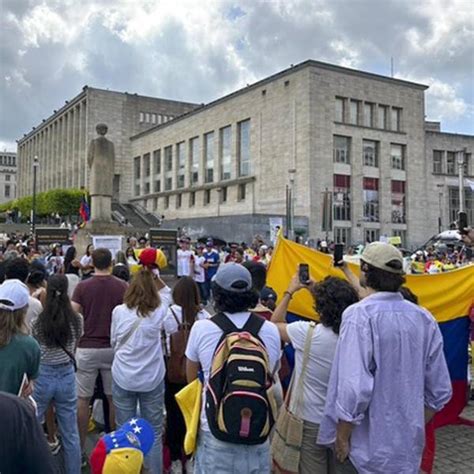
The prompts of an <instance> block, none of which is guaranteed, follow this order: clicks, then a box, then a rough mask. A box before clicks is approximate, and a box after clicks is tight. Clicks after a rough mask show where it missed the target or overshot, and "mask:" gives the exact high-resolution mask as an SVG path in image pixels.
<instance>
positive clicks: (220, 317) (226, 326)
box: [211, 313, 239, 337]
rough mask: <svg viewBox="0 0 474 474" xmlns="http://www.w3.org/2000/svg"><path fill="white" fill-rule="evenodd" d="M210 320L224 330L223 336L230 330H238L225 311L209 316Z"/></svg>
mask: <svg viewBox="0 0 474 474" xmlns="http://www.w3.org/2000/svg"><path fill="white" fill-rule="evenodd" d="M211 321H212V322H213V323H214V324H215V325H216V326H218V327H219V328H220V329H222V331H223V332H224V334H223V336H224V337H225V336H227V334H230V333H231V332H238V331H239V329H238V328H237V326H236V325H235V324H234V323H233V322H232V321H231V320H230V319H229V318H228V317H227V316H226V315H225V313H217V314H216V315H215V316H213V317H212V318H211Z"/></svg>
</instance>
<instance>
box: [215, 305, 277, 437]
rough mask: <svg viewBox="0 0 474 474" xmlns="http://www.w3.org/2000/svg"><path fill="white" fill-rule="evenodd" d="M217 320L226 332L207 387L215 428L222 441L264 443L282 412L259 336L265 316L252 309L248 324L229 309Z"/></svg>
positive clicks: (263, 346) (220, 341)
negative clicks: (235, 318) (278, 410)
mask: <svg viewBox="0 0 474 474" xmlns="http://www.w3.org/2000/svg"><path fill="white" fill-rule="evenodd" d="M211 321H212V322H213V323H215V324H216V325H217V326H219V328H220V329H222V331H223V335H222V337H221V338H220V340H219V343H218V344H217V347H216V350H215V351H214V356H213V360H212V365H211V371H210V374H209V382H208V385H207V389H206V416H207V421H208V423H209V429H210V430H211V433H212V434H213V435H214V436H215V437H216V438H217V439H219V440H221V441H226V442H228V443H235V444H247V445H253V444H261V443H263V442H265V440H266V439H267V437H268V435H269V434H270V430H271V428H272V426H273V424H274V421H275V414H276V404H275V400H274V398H273V394H272V392H271V386H272V377H271V371H270V367H269V361H268V353H267V350H266V348H265V345H264V344H263V342H262V340H261V339H260V337H259V336H258V333H259V331H260V329H261V328H262V326H263V324H264V323H265V320H264V319H262V318H259V317H258V316H256V315H255V314H250V317H249V319H248V321H247V322H246V323H245V326H244V327H243V328H242V329H238V328H237V327H236V326H235V325H234V323H233V322H232V321H231V320H230V319H229V318H228V317H227V316H226V315H225V314H224V313H219V314H217V315H216V316H214V317H213V318H211Z"/></svg>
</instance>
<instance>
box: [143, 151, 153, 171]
mask: <svg viewBox="0 0 474 474" xmlns="http://www.w3.org/2000/svg"><path fill="white" fill-rule="evenodd" d="M143 168H144V170H145V177H149V176H150V173H151V170H150V153H145V154H144V155H143Z"/></svg>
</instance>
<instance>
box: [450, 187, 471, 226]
mask: <svg viewBox="0 0 474 474" xmlns="http://www.w3.org/2000/svg"><path fill="white" fill-rule="evenodd" d="M464 211H465V212H466V214H467V222H474V191H472V189H471V188H470V187H465V188H464ZM458 212H459V188H458V187H457V186H456V187H450V188H449V222H456V221H457V220H458Z"/></svg>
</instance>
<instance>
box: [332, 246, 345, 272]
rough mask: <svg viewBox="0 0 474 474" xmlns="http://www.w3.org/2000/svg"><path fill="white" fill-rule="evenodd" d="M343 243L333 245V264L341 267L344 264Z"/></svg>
mask: <svg viewBox="0 0 474 474" xmlns="http://www.w3.org/2000/svg"><path fill="white" fill-rule="evenodd" d="M343 258H344V244H336V245H335V246H334V266H335V267H342V266H343V265H344V261H343Z"/></svg>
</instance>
